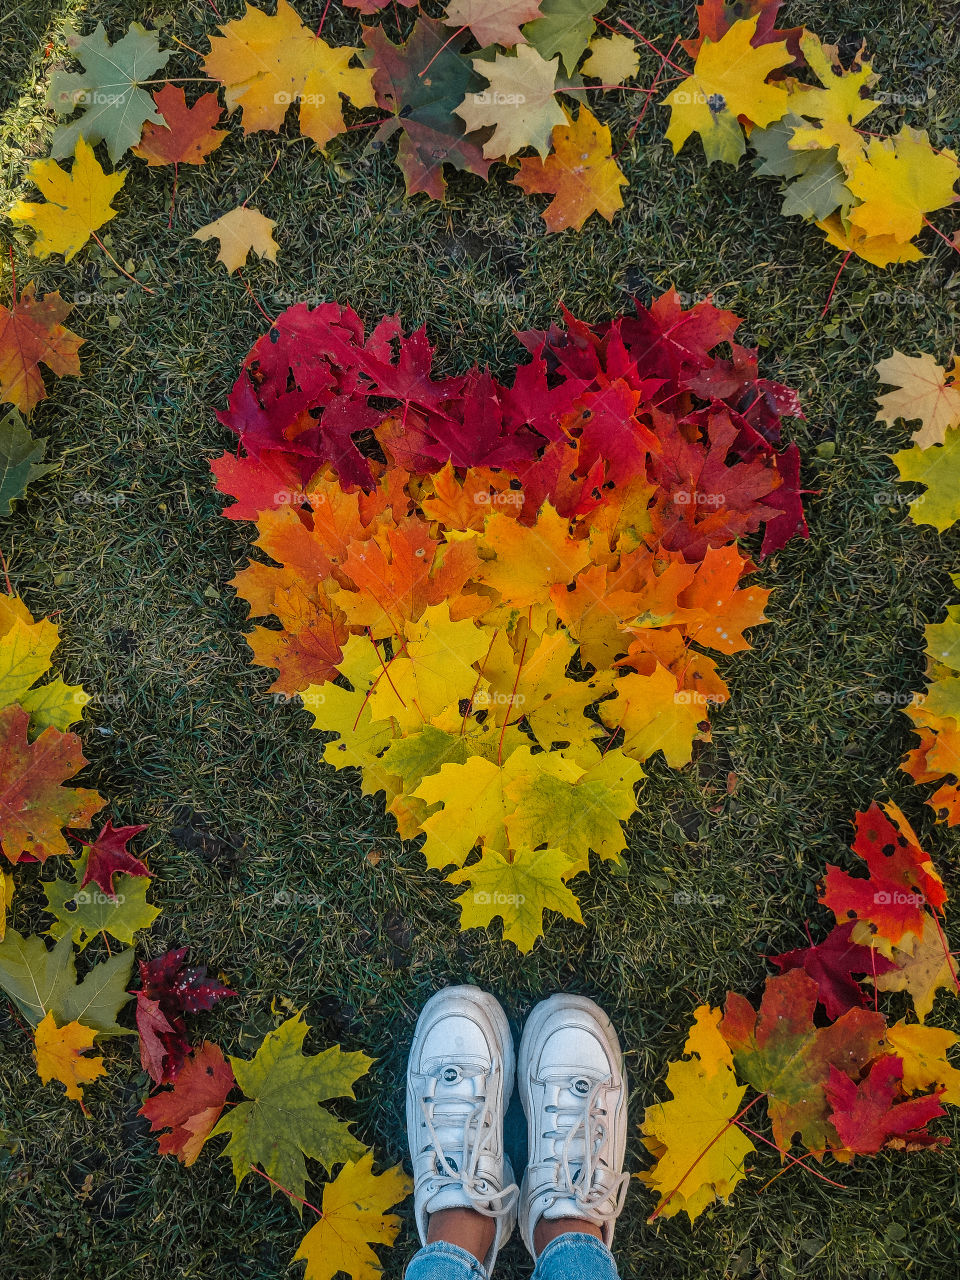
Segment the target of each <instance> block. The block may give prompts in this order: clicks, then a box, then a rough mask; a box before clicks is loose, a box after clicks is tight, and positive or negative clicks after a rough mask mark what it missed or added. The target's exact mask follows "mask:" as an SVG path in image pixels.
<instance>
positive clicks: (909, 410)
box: [877, 349, 960, 449]
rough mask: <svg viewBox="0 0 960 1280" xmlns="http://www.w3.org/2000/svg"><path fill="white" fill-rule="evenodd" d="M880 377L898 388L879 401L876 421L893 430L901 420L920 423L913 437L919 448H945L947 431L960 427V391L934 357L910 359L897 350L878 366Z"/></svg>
mask: <svg viewBox="0 0 960 1280" xmlns="http://www.w3.org/2000/svg"><path fill="white" fill-rule="evenodd" d="M877 374H878V376H879V378H880V380H881V382H886V383H889V384H890V386H893V387H896V390H895V391H888V392H886V393H885V394H884V395H882V396H878V397H877V403H878V404H879V406H880V409H879V411H878V413H877V421H878V422H885V423H886V424H887V426H888V427H892V426H893V425H894V424H895V423H896V422H897V421H898V419H901V418H902V419H903V421H904V422H916V421H917V420H919V422H920V426H919V427H918V428H917V430H916V431H915V432H914V433H913V442H914V444H915V445H916V446H917V448H919V449H927V448H929V447H930V445H933V444H943V441H944V437H945V435H946V433H947V431H948V430H949V429H950V428H951V427H957V426H960V387H957V386H954V385H953V383H951V382H948V381H947V371H946V369H944V368H943V367H942V366H941V365H939V364H937V362H936V360H934V358H933V356H931V355H927V354H923V355H919V356H908V355H906V354H904V352H902V351H897V350H896V349H894V352H893V354H892V355H890V356H888V357H887V358H886V359H885V360H881V361H880V362H879V363H878V365H877Z"/></svg>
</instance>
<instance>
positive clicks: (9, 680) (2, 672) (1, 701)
mask: <svg viewBox="0 0 960 1280" xmlns="http://www.w3.org/2000/svg"><path fill="white" fill-rule="evenodd" d="M59 643H60V637H59V632H58V629H57V627H56V625H55V624H54V623H52V622H50V621H49V619H47V618H41V619H40V621H39V622H34V620H33V616H32V615H31V613H30V611H29V610H28V609H27V607H26V606H25V605H24V604H23V602H22V601H21V600H19V599H18V598H17V597H16V596H0V708H2V707H8V706H10V704H11V703H14V702H15V703H18V704H19V705H20V706H21V707H23V709H24V711H26V712H27V713H28V715H29V716H30V723H31V727H32V728H33V729H34V730H37V729H45V728H46V727H47V726H48V725H53V727H54V728H55V729H59V730H60V731H61V732H63V731H65V730H66V729H68V728H69V726H70V725H72V724H73V723H74V722H75V721H76V720H78V719H79V718H80V714H81V712H82V710H83V708H84V706H85V705H86V704H87V703H88V702H89V701H90V697H89V695H88V694H86V693H84V691H83V688H82V687H81V686H80V685H70V684H65V683H64V681H63V680H62V679H61V678H60V677H59V676H57V678H56V679H54V680H50V681H48V682H47V683H46V684H42V685H37V684H36V681H37V680H39V679H40V677H41V676H43V675H46V673H47V672H48V671H49V670H50V657H51V654H52V653H53V650H54V649H55V648H56V647H57V645H58V644H59Z"/></svg>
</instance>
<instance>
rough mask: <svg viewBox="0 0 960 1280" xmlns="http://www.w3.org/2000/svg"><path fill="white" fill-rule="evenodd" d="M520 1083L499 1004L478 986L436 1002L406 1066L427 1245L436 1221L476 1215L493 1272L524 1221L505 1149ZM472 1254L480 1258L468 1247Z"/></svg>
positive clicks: (419, 1211)
mask: <svg viewBox="0 0 960 1280" xmlns="http://www.w3.org/2000/svg"><path fill="white" fill-rule="evenodd" d="M513 1079H514V1053H513V1039H512V1037H511V1035H510V1027H509V1025H508V1023H507V1018H506V1014H505V1013H504V1012H503V1010H502V1009H501V1007H500V1005H499V1003H498V1002H497V1000H496V999H495V998H494V997H493V996H492V995H489V994H488V993H487V992H485V991H480V990H479V989H478V988H476V987H469V986H462V987H444V988H443V990H441V991H438V992H436V994H435V995H433V996H431V997H430V999H429V1000H428V1001H427V1003H426V1004H425V1005H424V1007H423V1009H422V1010H421V1012H420V1017H419V1018H418V1019H417V1026H416V1030H415V1031H414V1034H413V1043H412V1044H411V1046H410V1056H409V1059H408V1061H407V1138H408V1140H409V1143H410V1159H411V1161H412V1164H413V1179H414V1209H415V1213H416V1219H417V1229H418V1231H419V1232H420V1239H421V1241H422V1242H423V1243H424V1244H426V1243H427V1236H428V1230H429V1223H430V1218H431V1215H435V1214H436V1215H442V1216H441V1217H438V1219H437V1221H438V1222H443V1221H454V1222H456V1221H462V1220H463V1215H462V1213H454V1214H448V1213H446V1212H444V1211H447V1210H461V1211H463V1210H467V1211H472V1212H473V1213H476V1214H480V1215H482V1216H483V1217H485V1218H489V1219H491V1220H492V1222H493V1223H494V1224H495V1230H494V1232H493V1241H492V1243H491V1244H490V1245H489V1248H488V1249H487V1250H486V1252H485V1255H484V1256H483V1257H481V1258H480V1261H481V1262H482V1263H483V1265H484V1266H485V1267H486V1269H487V1271H488V1273H489V1272H490V1271H491V1270H492V1269H493V1263H494V1261H495V1259H496V1256H497V1253H498V1251H499V1249H500V1248H501V1246H502V1245H503V1244H504V1243H505V1241H506V1240H507V1238H508V1237H509V1236H510V1233H511V1232H512V1231H513V1228H514V1225H515V1223H516V1220H517V1186H516V1184H515V1182H514V1180H513V1170H512V1168H511V1167H510V1162H509V1160H508V1159H507V1158H506V1155H505V1154H504V1149H503V1118H504V1114H505V1112H506V1108H507V1104H508V1102H509V1099H510V1095H511V1093H512V1092H513ZM430 1236H431V1239H432V1238H436V1232H430ZM441 1238H443V1239H451V1236H450V1235H448V1234H446V1233H443V1234H442V1237H441ZM473 1238H476V1235H474V1237H473ZM483 1238H485V1233H484V1234H483ZM452 1242H453V1243H458V1242H459V1241H458V1239H457V1238H453V1240H452ZM463 1247H466V1248H468V1249H470V1250H471V1252H473V1251H474V1250H473V1249H472V1248H471V1244H470V1242H469V1241H468V1242H467V1243H465V1244H464V1246H463ZM478 1256H479V1255H478Z"/></svg>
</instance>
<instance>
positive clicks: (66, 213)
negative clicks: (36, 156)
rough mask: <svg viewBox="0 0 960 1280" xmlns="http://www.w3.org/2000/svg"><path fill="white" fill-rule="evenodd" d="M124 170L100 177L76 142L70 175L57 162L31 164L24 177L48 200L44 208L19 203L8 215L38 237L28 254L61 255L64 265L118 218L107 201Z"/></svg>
mask: <svg viewBox="0 0 960 1280" xmlns="http://www.w3.org/2000/svg"><path fill="white" fill-rule="evenodd" d="M126 176H127V175H126V172H123V173H104V171H103V170H102V169H101V168H100V165H99V164H98V163H97V158H96V156H95V155H94V154H93V148H92V147H91V146H89V145H88V144H87V143H86V142H85V141H84V139H83V138H82V137H81V138H78V139H77V149H76V152H75V154H74V161H73V168H72V169H71V171H70V172H69V173H67V172H66V170H64V169H61V168H60V166H59V165H58V164H57V162H56V160H50V159H46V160H36V161H34V163H33V164H32V165H31V166H30V170H29V173H28V177H29V178H30V181H31V182H33V183H34V184H35V185H36V186H38V187H39V188H40V190H41V191H42V192H43V194H44V195H45V196H46V198H47V202H48V203H46V204H29V203H28V202H27V201H24V200H18V201H17V203H16V204H15V205H14V206H13V208H12V209H11V210H10V212H9V214H8V217H9V218H10V220H11V221H12V222H23V223H25V224H26V225H27V226H29V227H33V229H34V231H36V233H37V238H36V240H35V241H34V242H33V246H32V249H31V252H33V253H35V254H36V256H37V257H38V258H47V257H49V256H50V254H51V253H62V254H63V256H64V260H65V261H66V262H69V261H70V259H71V258H72V257H73V256H74V254H75V253H77V251H78V250H79V249H82V248H83V246H84V245H85V244H86V243H87V241H88V240H89V239H90V236H91V235H92V234H93V232H94V231H96V230H97V228H98V227H102V226H103V224H104V223H105V222H109V221H110V219H111V218H115V217H116V216H117V211H116V209H112V208H111V207H110V201H111V200H112V199H113V197H114V196H115V195H116V194H117V192H118V191H119V190H120V188H121V187H122V186H123V182H124V179H125V178H126Z"/></svg>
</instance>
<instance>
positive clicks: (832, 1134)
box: [637, 804, 960, 1220]
mask: <svg viewBox="0 0 960 1280" xmlns="http://www.w3.org/2000/svg"><path fill="white" fill-rule="evenodd" d="M885 810H886V812H884V810H883V809H881V808H880V807H879V806H878V805H876V804H874V805H872V806H871V808H870V809H869V810H867V811H866V812H865V813H859V814H857V818H856V829H857V833H856V840H855V841H854V844H853V852H854V853H855V854H856V855H857V857H858V858H859V859H860V861H859V862H858V863H857V867H856V869H858V870H859V871H863V870H864V869H865V870H866V875H862V874H855V875H851V874H849V873H848V872H847V871H844V870H843V869H842V868H840V867H835V866H828V867H827V874H826V877H825V879H824V883H823V886H822V889H821V896H820V900H821V902H822V903H823V904H824V905H825V906H826V907H827V908H828V909H829V910H830V911H831V912H832V913H833V914H834V916H835V917H836V922H837V923H836V925H835V927H834V928H833V930H832V931H831V932H830V933H829V934H828V935H827V937H826V938H824V939H823V941H822V942H820V943H817V944H815V943H814V942H813V939H812V938H810V939H809V946H806V947H801V948H798V949H797V950H795V951H788V952H786V953H785V954H783V955H779V956H771V957H770V958H771V960H772V962H773V963H774V964H775V965H776V966H777V968H778V969H779V971H780V972H779V974H777V975H776V976H770V977H768V978H767V980H766V984H765V986H764V991H763V996H762V999H761V1001H760V1005H759V1008H758V1009H757V1008H754V1006H753V1005H752V1004H751V1003H750V1002H749V1001H748V1000H746V999H745V998H744V997H743V996H741V995H738V994H736V993H735V992H730V993H729V994H728V996H727V1000H726V1005H725V1008H724V1010H723V1012H722V1013H721V1010H720V1009H711V1008H710V1006H709V1005H701V1006H700V1008H698V1009H697V1010H696V1012H695V1013H694V1024H693V1027H692V1028H691V1030H690V1034H689V1037H688V1039H687V1042H686V1045H685V1046H684V1054H685V1055H686V1056H685V1057H684V1058H682V1059H680V1060H678V1061H676V1062H671V1063H670V1066H669V1070H668V1074H667V1081H666V1084H667V1088H668V1089H669V1091H670V1093H671V1094H672V1095H673V1096H672V1097H671V1098H670V1099H669V1100H668V1101H666V1102H660V1103H656V1104H655V1105H653V1106H651V1107H648V1108H647V1110H646V1114H645V1116H644V1121H643V1124H642V1126H641V1132H642V1134H643V1141H644V1144H645V1146H646V1147H647V1149H648V1151H650V1153H651V1154H652V1155H653V1156H655V1157H656V1163H655V1164H654V1165H653V1166H652V1167H651V1168H650V1169H648V1170H646V1171H645V1172H643V1173H640V1174H638V1175H637V1176H638V1177H639V1179H640V1181H641V1182H643V1183H644V1184H645V1185H646V1186H648V1187H649V1188H650V1189H651V1190H652V1191H654V1192H655V1193H656V1194H657V1195H658V1196H659V1202H658V1204H657V1207H656V1209H655V1210H654V1213H653V1215H652V1217H654V1218H656V1217H659V1216H660V1215H661V1214H662V1215H663V1216H665V1217H672V1216H673V1215H674V1214H677V1213H680V1212H681V1211H684V1212H686V1213H687V1214H688V1215H689V1217H690V1219H691V1220H692V1219H693V1218H695V1217H696V1216H697V1214H699V1213H702V1212H703V1210H704V1209H705V1208H707V1206H708V1205H710V1204H711V1203H712V1202H713V1201H714V1200H716V1199H723V1200H726V1199H728V1198H729V1196H730V1195H731V1193H732V1192H733V1191H734V1189H735V1188H736V1186H737V1185H738V1183H740V1182H742V1181H743V1179H744V1178H745V1177H746V1176H747V1172H748V1169H747V1162H748V1160H749V1158H750V1156H751V1155H752V1154H753V1153H754V1152H755V1151H756V1147H755V1146H754V1141H752V1140H751V1139H753V1140H756V1141H758V1142H762V1143H765V1144H766V1145H767V1146H771V1147H774V1148H775V1149H776V1150H777V1151H778V1152H779V1154H780V1159H781V1161H782V1162H787V1163H788V1164H789V1165H790V1166H793V1167H795V1168H802V1169H804V1170H805V1171H806V1172H808V1173H811V1174H813V1175H815V1176H816V1177H818V1178H821V1179H823V1180H824V1181H826V1182H829V1183H831V1185H834V1186H836V1185H839V1184H837V1183H836V1182H834V1181H833V1180H832V1179H830V1178H827V1177H826V1175H825V1174H823V1173H822V1172H820V1171H819V1170H818V1169H817V1168H815V1167H814V1166H812V1165H811V1164H809V1163H808V1162H807V1160H806V1159H805V1158H804V1157H803V1156H795V1155H793V1154H792V1151H793V1149H794V1147H795V1145H796V1144H797V1143H799V1146H800V1147H801V1148H802V1149H803V1150H804V1151H805V1152H807V1153H809V1155H810V1156H812V1157H813V1158H814V1159H815V1160H816V1161H817V1162H822V1161H823V1160H824V1158H825V1156H827V1155H829V1156H831V1157H832V1158H833V1159H834V1160H835V1161H837V1162H839V1163H841V1164H847V1163H849V1162H850V1161H851V1160H852V1159H853V1157H854V1156H855V1155H874V1154H876V1153H877V1152H878V1151H881V1150H884V1149H887V1150H904V1151H918V1150H923V1149H925V1148H927V1147H931V1146H938V1145H943V1144H945V1143H946V1142H947V1141H948V1139H947V1138H946V1137H944V1136H942V1135H937V1134H932V1133H930V1131H929V1130H928V1128H927V1126H928V1125H929V1123H930V1122H931V1121H932V1120H935V1119H937V1117H939V1116H942V1115H944V1114H945V1111H944V1107H943V1104H944V1103H951V1104H952V1105H953V1106H960V1071H958V1070H957V1068H956V1067H954V1066H952V1065H951V1064H950V1062H949V1061H948V1059H947V1050H948V1049H950V1048H951V1047H952V1046H953V1045H955V1044H956V1043H957V1040H958V1039H960V1037H958V1036H956V1035H954V1034H953V1032H951V1031H946V1030H943V1029H942V1028H940V1027H930V1026H927V1025H926V1024H925V1020H926V1017H927V1015H928V1014H929V1013H930V1011H931V1009H932V1008H933V1002H934V996H935V995H936V993H937V991H938V990H939V989H941V988H944V989H946V990H948V991H950V992H952V993H955V992H958V991H960V982H958V978H957V968H956V965H955V964H954V962H953V959H952V957H951V955H950V949H949V946H948V944H947V940H946V937H945V935H944V931H943V925H942V920H943V915H944V905H945V903H946V901H947V894H946V890H945V889H944V887H943V883H942V881H941V879H940V877H939V875H938V874H937V872H936V870H935V868H934V866H933V863H932V862H931V861H930V857H929V855H928V854H927V853H925V852H924V851H923V850H922V849H921V848H920V845H919V842H918V841H917V837H916V836H915V834H914V833H913V831H912V829H911V827H910V825H909V823H908V822H907V820H906V818H905V817H904V816H903V814H902V813H901V812H900V811H899V809H897V807H896V806H895V805H893V804H888V805H886V806H885ZM879 992H907V993H908V994H909V995H910V997H911V1000H912V1002H913V1011H914V1014H915V1016H916V1021H915V1022H910V1021H908V1020H907V1019H906V1018H900V1019H899V1020H898V1021H896V1022H893V1021H891V1020H890V1019H889V1018H888V1017H887V1016H886V1015H884V1014H883V1013H881V1012H880V1010H879V1007H878V999H879V997H878V993H879ZM748 1091H750V1096H749V1098H748V1100H747V1101H746V1102H745V1101H744V1099H745V1098H747V1095H748ZM764 1102H765V1104H766V1112H767V1117H768V1119H769V1121H770V1127H771V1130H772V1133H773V1141H772V1142H771V1141H770V1139H768V1138H766V1137H765V1136H764V1135H763V1134H761V1133H759V1132H758V1130H757V1129H756V1128H755V1127H754V1126H753V1125H752V1124H750V1123H748V1122H747V1120H746V1119H745V1118H744V1117H745V1116H747V1115H748V1113H749V1112H750V1111H751V1109H752V1108H754V1107H756V1106H758V1105H760V1104H763V1103H764Z"/></svg>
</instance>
